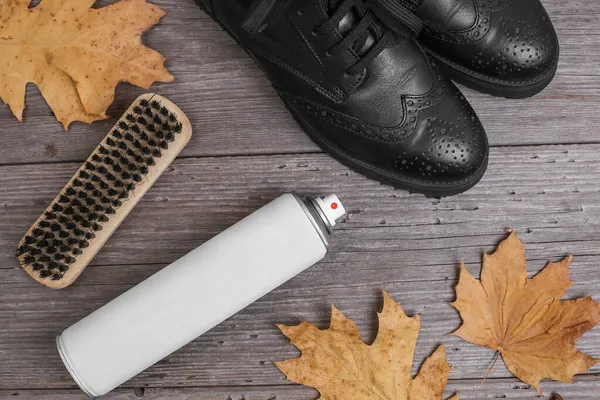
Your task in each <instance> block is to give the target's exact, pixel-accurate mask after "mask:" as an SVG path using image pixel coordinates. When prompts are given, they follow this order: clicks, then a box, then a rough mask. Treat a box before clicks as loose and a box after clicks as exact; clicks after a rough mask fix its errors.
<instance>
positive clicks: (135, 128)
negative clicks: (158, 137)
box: [131, 125, 142, 134]
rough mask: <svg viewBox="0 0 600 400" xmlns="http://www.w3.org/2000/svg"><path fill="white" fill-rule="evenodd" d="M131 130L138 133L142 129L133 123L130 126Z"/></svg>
mask: <svg viewBox="0 0 600 400" xmlns="http://www.w3.org/2000/svg"><path fill="white" fill-rule="evenodd" d="M131 130H132V131H134V132H135V133H137V134H140V133H141V132H142V130H141V129H140V127H139V126H137V125H133V126H132V127H131Z"/></svg>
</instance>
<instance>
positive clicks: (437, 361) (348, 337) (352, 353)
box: [275, 293, 458, 400]
mask: <svg viewBox="0 0 600 400" xmlns="http://www.w3.org/2000/svg"><path fill="white" fill-rule="evenodd" d="M278 327H279V329H281V331H282V332H283V334H284V335H286V336H287V337H288V338H289V339H290V341H291V343H292V344H293V345H294V346H296V347H297V348H298V349H300V350H301V351H302V356H301V357H298V358H295V359H292V360H287V361H283V362H279V363H275V365H276V366H277V368H279V369H280V370H281V371H282V372H283V373H284V374H285V375H286V376H287V377H288V379H290V380H292V381H294V382H296V383H299V384H302V385H305V386H310V387H313V388H315V389H317V390H318V391H319V392H320V393H321V399H322V400H423V399H432V400H433V399H441V398H442V394H443V392H444V388H445V386H446V383H447V381H448V376H449V374H450V366H449V365H448V363H447V362H446V352H445V350H444V346H440V347H439V348H438V349H437V350H436V351H435V352H434V354H433V355H432V356H431V357H429V358H428V359H427V360H426V361H425V362H424V363H423V366H422V367H421V370H420V371H419V374H418V375H417V376H416V377H415V378H414V379H413V378H412V377H411V369H412V363H413V357H414V353H415V347H416V344H417V337H418V336H419V330H420V329H421V323H420V318H419V316H418V315H417V316H415V317H413V318H409V317H407V316H406V314H405V313H404V311H403V310H402V307H400V305H399V304H398V303H396V302H394V300H392V298H391V297H390V296H389V295H388V294H387V293H384V305H383V311H382V312H381V313H380V314H379V332H378V335H377V339H375V341H374V342H373V344H372V345H370V346H369V345H367V344H365V343H364V342H363V341H362V340H361V338H360V334H359V332H358V328H357V327H356V325H355V324H354V322H353V321H352V320H351V319H348V318H346V317H345V316H344V315H343V314H342V313H341V312H340V311H339V310H338V309H337V308H335V306H332V315H331V326H330V327H329V329H326V330H319V329H318V328H317V327H315V326H314V325H312V324H310V323H308V322H303V323H301V324H300V325H298V326H283V325H278ZM450 400H458V396H454V397H452V399H450Z"/></svg>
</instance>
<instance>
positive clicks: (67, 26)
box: [0, 0, 173, 129]
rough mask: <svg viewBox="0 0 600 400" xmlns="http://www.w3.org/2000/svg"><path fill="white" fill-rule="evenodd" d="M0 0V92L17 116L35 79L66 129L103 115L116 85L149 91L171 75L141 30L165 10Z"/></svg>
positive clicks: (83, 0)
mask: <svg viewBox="0 0 600 400" xmlns="http://www.w3.org/2000/svg"><path fill="white" fill-rule="evenodd" d="M30 2H31V0H0V54H1V55H2V56H1V57H0V98H2V99H3V100H4V102H5V103H6V104H8V105H9V106H10V108H11V110H12V112H13V113H14V115H15V116H16V117H17V119H19V121H22V119H23V110H24V108H25V88H26V86H27V83H30V82H32V83H35V84H36V85H37V86H38V88H39V89H40V92H41V93H42V95H43V96H44V98H45V99H46V102H47V103H48V105H49V106H50V108H51V109H52V111H53V112H54V114H55V115H56V118H57V119H58V120H59V121H60V122H61V123H62V124H63V126H64V127H65V129H67V128H68V126H69V124H70V123H71V122H73V121H83V122H88V123H91V122H93V121H96V120H100V119H104V118H106V114H105V113H106V110H107V109H108V106H109V105H110V104H111V103H112V102H113V100H114V92H115V87H116V85H117V84H118V83H120V82H130V83H133V84H135V85H137V86H140V87H143V88H146V89H148V88H149V87H150V85H151V84H152V83H153V82H155V81H161V82H169V81H172V80H173V76H172V75H171V74H169V72H168V71H167V70H166V69H165V67H164V66H163V64H164V61H165V59H164V57H162V56H161V55H160V54H159V53H157V52H156V51H154V50H152V49H150V48H148V47H146V46H144V45H143V44H142V41H141V35H142V33H143V32H144V31H145V30H146V29H148V28H149V27H151V26H152V25H155V24H156V23H158V21H159V20H160V18H161V17H162V16H163V15H164V12H163V11H162V10H161V9H160V8H159V7H157V6H155V5H152V4H150V3H148V2H147V1H146V0H120V1H117V2H116V3H114V4H111V5H109V6H107V7H104V8H100V9H92V8H90V7H91V6H92V5H93V4H94V2H95V0H42V1H41V2H40V4H39V5H38V6H37V7H34V8H29V7H28V6H29V3H30Z"/></svg>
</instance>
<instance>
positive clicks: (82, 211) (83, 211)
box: [79, 206, 90, 214]
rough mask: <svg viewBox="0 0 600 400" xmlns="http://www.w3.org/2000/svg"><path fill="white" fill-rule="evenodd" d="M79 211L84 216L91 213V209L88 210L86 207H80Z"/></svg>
mask: <svg viewBox="0 0 600 400" xmlns="http://www.w3.org/2000/svg"><path fill="white" fill-rule="evenodd" d="M79 211H80V212H81V213H82V214H87V213H89V212H90V209H89V208H87V207H86V206H81V207H79Z"/></svg>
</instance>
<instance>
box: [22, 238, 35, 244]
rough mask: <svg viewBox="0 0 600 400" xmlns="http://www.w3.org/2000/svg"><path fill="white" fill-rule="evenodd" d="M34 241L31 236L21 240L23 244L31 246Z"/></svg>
mask: <svg viewBox="0 0 600 400" xmlns="http://www.w3.org/2000/svg"><path fill="white" fill-rule="evenodd" d="M35 241H36V239H35V238H34V237H33V236H25V238H23V242H24V243H26V244H32V243H34V242H35Z"/></svg>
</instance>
